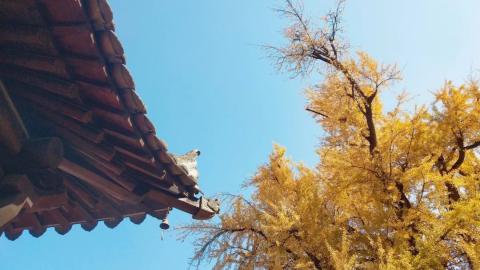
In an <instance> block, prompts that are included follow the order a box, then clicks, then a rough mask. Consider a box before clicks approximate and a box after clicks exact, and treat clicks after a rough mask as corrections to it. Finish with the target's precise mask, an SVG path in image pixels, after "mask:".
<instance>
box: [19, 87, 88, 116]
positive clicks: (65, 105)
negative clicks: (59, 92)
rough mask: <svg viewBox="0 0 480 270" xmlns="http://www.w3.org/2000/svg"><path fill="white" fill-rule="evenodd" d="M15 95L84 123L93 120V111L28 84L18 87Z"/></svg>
mask: <svg viewBox="0 0 480 270" xmlns="http://www.w3.org/2000/svg"><path fill="white" fill-rule="evenodd" d="M15 95H18V96H20V97H21V98H23V99H24V100H26V101H28V102H30V103H32V104H34V105H35V106H42V107H44V108H45V109H47V110H50V111H52V112H54V113H59V114H62V115H65V116H67V117H70V118H72V119H75V120H77V121H79V122H81V123H83V124H87V123H89V122H90V121H91V120H92V112H91V111H89V110H88V109H86V108H84V107H82V106H80V105H78V104H76V103H74V102H71V101H70V100H67V99H64V98H61V97H59V96H54V95H46V94H43V93H38V92H36V91H34V90H33V91H32V89H31V88H28V87H26V86H25V87H17V88H16V89H15Z"/></svg>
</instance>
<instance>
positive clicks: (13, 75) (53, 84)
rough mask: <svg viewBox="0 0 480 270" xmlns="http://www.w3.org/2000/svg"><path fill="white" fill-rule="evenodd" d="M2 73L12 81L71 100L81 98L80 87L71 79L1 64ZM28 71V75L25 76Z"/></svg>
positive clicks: (0, 71)
mask: <svg viewBox="0 0 480 270" xmlns="http://www.w3.org/2000/svg"><path fill="white" fill-rule="evenodd" d="M0 73H1V74H2V77H4V78H7V79H9V80H10V81H15V82H22V83H24V84H26V85H30V86H33V87H37V88H39V89H42V90H43V91H47V92H50V93H52V94H56V95H60V96H63V97H65V98H68V99H71V100H80V95H79V90H78V89H79V87H78V86H77V85H76V84H75V83H73V82H71V81H69V80H65V79H62V78H57V77H55V76H53V75H51V74H48V75H46V74H43V73H42V72H35V71H33V70H28V69H24V68H18V67H14V66H0ZM27 73H28V76H25V74H27Z"/></svg>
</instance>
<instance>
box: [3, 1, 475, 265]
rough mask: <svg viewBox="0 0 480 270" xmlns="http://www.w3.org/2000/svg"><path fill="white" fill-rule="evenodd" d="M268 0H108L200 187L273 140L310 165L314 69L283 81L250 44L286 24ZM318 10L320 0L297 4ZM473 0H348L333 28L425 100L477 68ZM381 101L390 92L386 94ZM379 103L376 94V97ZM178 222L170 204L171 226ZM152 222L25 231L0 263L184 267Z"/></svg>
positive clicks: (210, 189) (217, 184)
mask: <svg viewBox="0 0 480 270" xmlns="http://www.w3.org/2000/svg"><path fill="white" fill-rule="evenodd" d="M280 2H281V1H279V0H275V1H274V0H240V1H233V0H223V1H219V0H217V1H212V0H203V1H198V0H176V1H166V0H141V1H140V0H139V1H125V0H123V1H122V0H111V1H110V5H111V6H112V8H113V12H114V18H115V21H116V33H117V35H118V36H119V38H120V40H121V41H122V44H123V46H124V49H125V52H126V55H127V66H128V68H129V69H130V71H131V73H132V75H133V77H134V79H135V82H136V88H137V91H138V93H139V94H140V96H141V97H142V98H143V101H144V103H145V104H146V106H147V108H148V115H149V117H150V119H151V120H152V121H153V122H154V124H155V126H156V128H157V133H158V135H159V136H160V137H162V138H163V139H165V140H166V141H167V143H168V145H169V149H170V151H172V152H176V153H183V152H186V151H189V150H191V149H193V148H198V149H200V150H201V151H202V155H201V156H200V161H199V166H200V172H201V176H200V184H201V187H202V188H203V190H205V191H206V193H207V194H210V195H213V194H216V193H220V192H231V193H240V192H245V191H242V190H241V188H240V186H241V183H242V182H243V181H245V180H246V179H247V178H248V177H249V176H251V175H252V174H253V173H254V172H255V168H256V167H258V166H259V165H261V164H262V163H264V162H265V161H266V160H267V157H268V154H269V152H270V151H271V149H272V144H273V143H279V144H281V145H284V146H286V147H287V148H288V151H289V155H290V156H292V157H293V158H294V159H295V160H298V161H304V162H305V163H307V164H309V165H314V164H315V163H316V161H317V157H316V155H315V153H314V147H315V145H317V144H318V142H319V141H318V137H319V136H320V135H321V130H320V129H319V128H318V127H317V126H316V125H315V123H314V121H313V120H312V119H311V117H310V116H309V115H308V114H307V113H306V112H305V111H304V106H305V101H304V98H303V96H302V89H303V88H304V87H306V86H307V85H309V84H313V83H315V82H316V80H317V79H318V76H315V77H313V78H312V77H311V78H297V79H293V80H292V79H290V77H289V75H288V74H282V73H278V72H277V71H276V70H275V69H274V68H273V67H272V63H271V61H270V60H269V59H268V58H266V54H265V51H264V50H263V49H262V48H261V47H260V45H262V44H272V45H278V44H282V35H281V30H282V28H283V27H284V26H285V25H286V22H285V21H284V20H282V19H280V18H279V17H278V16H277V14H275V13H274V12H273V11H272V8H274V7H278V5H279V4H280ZM305 3H306V5H305V6H306V10H307V11H308V13H309V14H311V15H312V16H313V17H315V16H316V17H320V16H321V15H323V14H324V11H325V10H327V9H329V8H330V7H332V1H330V0H328V1H326V0H324V1H321V0H315V1H313V0H306V2H305ZM478 10H480V2H479V1H478V0H471V1H467V0H464V1H462V0H459V1H451V0H422V1H418V0H402V1H385V0H369V1H359V0H350V1H349V2H348V3H347V8H346V13H345V18H344V19H345V36H346V37H347V38H348V40H349V41H350V43H351V45H352V48H353V49H355V50H356V49H362V50H366V51H367V52H369V53H370V54H372V55H373V56H374V57H376V58H378V59H379V60H381V61H384V62H387V63H398V65H399V67H400V68H401V69H402V70H403V74H404V77H405V80H404V81H402V82H401V83H399V84H398V85H397V86H396V87H395V89H396V91H400V90H403V89H406V90H408V91H409V92H410V93H412V95H413V96H415V97H416V98H415V99H414V101H415V102H416V103H424V102H430V101H431V95H430V92H431V91H433V90H435V89H437V88H439V87H440V86H441V85H442V83H443V81H444V80H446V79H451V80H453V81H454V82H462V81H464V80H465V79H466V78H467V77H468V75H470V74H472V73H474V74H475V73H476V74H477V75H478V73H479V70H480V49H479V48H480V35H479V34H478V30H479V29H480V17H479V16H478ZM385 97H386V98H391V95H386V96H385ZM387 103H388V102H387ZM189 221H190V217H189V216H188V215H187V214H184V213H181V212H179V211H174V212H173V213H172V214H171V215H170V223H171V225H172V226H173V227H175V226H179V225H182V224H185V223H187V222H189ZM159 223H160V222H159V221H158V220H155V219H153V218H148V219H147V220H146V221H145V222H144V223H143V224H141V225H133V224H131V223H130V222H129V221H128V220H125V221H124V222H122V223H121V224H120V225H119V226H118V227H117V228H115V229H113V230H111V229H108V228H106V227H105V226H104V225H103V224H99V225H98V226H97V228H96V229H95V230H94V231H92V232H90V233H88V232H84V231H83V230H82V229H80V228H78V227H74V228H73V229H72V231H70V233H68V234H67V235H65V236H60V235H58V234H56V233H55V231H54V230H53V229H50V230H49V231H47V232H46V233H45V234H44V235H43V236H42V237H41V238H39V239H36V238H33V237H31V236H30V235H29V234H28V232H26V233H24V235H22V236H21V237H20V238H19V239H18V240H16V241H14V242H11V241H8V240H6V238H4V237H1V238H0V262H1V263H0V265H1V266H0V269H8V270H17V269H22V270H23V269H38V270H50V269H62V270H63V269H71V270H80V269H89V270H91V269H102V270H109V269H116V270H117V269H142V270H150V269H168V270H175V269H186V268H187V266H188V258H189V257H190V256H191V255H192V244H191V242H188V241H187V242H184V243H182V242H180V241H177V234H176V233H175V231H174V230H169V231H167V232H162V231H161V230H160V228H159Z"/></svg>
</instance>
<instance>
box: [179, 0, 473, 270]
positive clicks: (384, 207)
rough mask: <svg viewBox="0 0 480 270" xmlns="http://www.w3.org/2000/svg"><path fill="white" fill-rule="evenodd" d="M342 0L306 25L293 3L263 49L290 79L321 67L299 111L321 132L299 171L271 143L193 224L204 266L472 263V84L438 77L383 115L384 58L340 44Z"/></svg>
mask: <svg viewBox="0 0 480 270" xmlns="http://www.w3.org/2000/svg"><path fill="white" fill-rule="evenodd" d="M343 6H344V2H343V1H340V2H339V3H338V6H337V8H336V9H335V10H333V11H331V12H330V13H328V14H327V16H325V18H324V24H323V26H322V27H316V28H314V27H312V25H311V23H310V21H309V20H307V19H306V17H305V16H304V14H303V9H302V8H301V5H297V4H295V3H293V2H291V1H289V0H287V1H286V8H285V9H282V10H280V12H281V13H282V14H283V15H284V16H287V17H289V18H291V19H292V20H293V24H292V25H291V26H290V27H288V28H287V29H286V30H285V37H286V38H287V40H288V45H287V46H285V47H282V48H276V47H271V48H269V49H270V51H271V52H272V54H273V56H274V57H275V60H276V61H277V64H278V65H279V66H280V67H281V68H283V69H285V70H287V71H288V72H291V73H292V74H294V75H298V74H307V73H310V72H313V71H318V70H320V71H321V72H322V75H323V81H322V82H321V83H319V84H318V85H316V86H314V87H311V88H309V89H307V91H306V95H307V98H308V107H307V110H308V111H310V112H311V113H312V114H313V116H314V118H315V119H316V120H317V122H318V124H319V125H320V126H321V127H322V128H323V130H324V131H325V136H323V137H322V138H321V144H320V146H319V147H318V149H316V151H317V153H318V155H319V157H320V158H319V163H318V165H317V166H316V168H308V167H306V166H304V165H303V164H301V163H295V162H293V161H291V160H290V159H289V158H287V157H286V154H285V149H283V148H282V147H279V146H275V149H274V151H273V153H272V154H271V155H270V158H269V162H268V163H267V164H265V165H263V166H261V167H260V168H259V169H258V171H257V173H256V174H255V176H254V177H253V178H252V179H250V180H249V181H248V182H247V183H246V185H247V186H250V187H253V190H254V191H253V195H252V196H251V197H250V198H244V197H242V196H234V197H233V199H232V206H231V209H230V210H229V211H227V212H225V213H223V214H222V215H221V216H220V221H218V222H210V223H194V224H192V225H189V226H185V227H183V228H182V229H183V230H184V232H185V233H186V234H187V235H189V234H194V235H196V236H197V241H196V244H197V250H196V253H195V256H194V257H193V262H194V263H200V262H202V261H204V260H213V261H214V264H215V269H480V193H479V192H480V179H479V178H480V159H479V152H478V149H480V90H479V84H478V83H477V82H476V81H474V80H471V81H468V82H466V83H465V84H463V85H459V86H456V85H454V84H452V83H451V82H446V83H445V84H444V86H443V87H442V88H441V89H439V90H438V91H437V92H436V93H435V102H434V103H433V105H432V106H431V107H427V106H417V107H415V108H414V109H411V108H410V110H407V109H405V108H404V107H405V106H404V102H405V100H406V97H407V96H406V95H405V94H402V95H400V96H399V97H398V100H397V101H398V102H397V105H396V106H395V107H394V108H393V109H392V110H390V111H387V112H386V111H385V109H384V108H382V102H381V100H380V97H381V93H382V92H383V91H385V90H387V89H389V87H391V85H392V83H394V82H395V81H398V80H400V79H401V76H400V72H399V71H398V69H397V68H396V66H394V65H384V64H380V63H378V62H377V61H375V60H374V59H373V58H372V57H370V56H369V55H368V54H367V53H365V52H356V53H351V52H349V50H348V46H347V45H346V42H345V41H344V40H342V38H341V36H340V34H341V30H342V29H341V14H342V10H343Z"/></svg>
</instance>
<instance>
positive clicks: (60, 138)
mask: <svg viewBox="0 0 480 270" xmlns="http://www.w3.org/2000/svg"><path fill="white" fill-rule="evenodd" d="M113 31H114V25H113V21H112V12H111V10H110V7H109V6H108V4H107V2H106V1H105V0H84V1H83V0H82V1H81V0H17V1H11V0H0V80H1V82H2V84H1V85H0V88H1V89H0V166H1V167H0V233H5V235H6V236H7V237H8V238H9V239H16V238H17V237H19V236H20V235H21V234H22V232H23V231H24V230H29V231H30V233H31V234H32V235H34V236H37V237H38V236H40V235H42V234H43V233H44V232H45V230H46V228H48V227H54V228H55V230H56V231H57V232H59V233H61V234H64V233H67V232H68V231H69V230H70V228H71V226H72V225H73V224H81V226H82V228H84V229H85V230H87V231H89V230H92V229H93V228H94V227H95V226H96V224H97V223H98V221H99V220H103V221H104V223H105V224H106V225H107V226H108V227H111V228H113V227H115V226H116V225H118V224H119V223H120V222H121V221H122V219H123V218H125V217H128V218H129V219H130V220H131V221H132V222H134V223H136V224H138V223H141V222H142V221H143V219H144V218H145V216H146V214H150V215H152V216H154V217H157V218H159V219H164V218H166V216H167V214H168V212H169V210H170V209H171V208H172V207H173V208H178V209H180V210H182V211H185V212H188V213H191V214H192V215H193V216H194V218H198V219H207V218H210V217H212V216H213V215H214V214H215V213H216V212H218V204H217V203H216V202H214V201H210V200H208V199H205V198H202V197H196V194H197V193H198V191H199V188H198V186H197V183H196V179H194V178H193V177H191V176H190V175H189V173H188V172H187V171H186V170H185V169H184V168H183V167H182V166H179V164H177V163H176V160H175V158H174V157H173V156H172V155H170V154H169V153H168V152H167V147H166V145H165V143H164V142H163V141H161V140H160V139H158V137H157V136H156V134H155V128H154V126H153V124H152V123H151V122H150V121H149V119H148V118H147V117H146V116H145V114H146V108H145V106H144V104H143V103H142V101H141V100H140V98H139V97H138V95H137V93H136V92H135V86H134V82H133V79H132V78H131V76H130V74H129V72H128V71H127V69H126V67H125V58H124V55H123V53H124V52H123V48H122V46H121V44H120V42H119V41H118V39H117V37H116V36H115V34H114V32H113ZM2 215H3V218H2ZM7 217H8V218H7ZM2 219H3V220H7V219H8V222H7V221H5V222H6V223H5V222H4V224H2V223H1V221H2Z"/></svg>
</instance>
